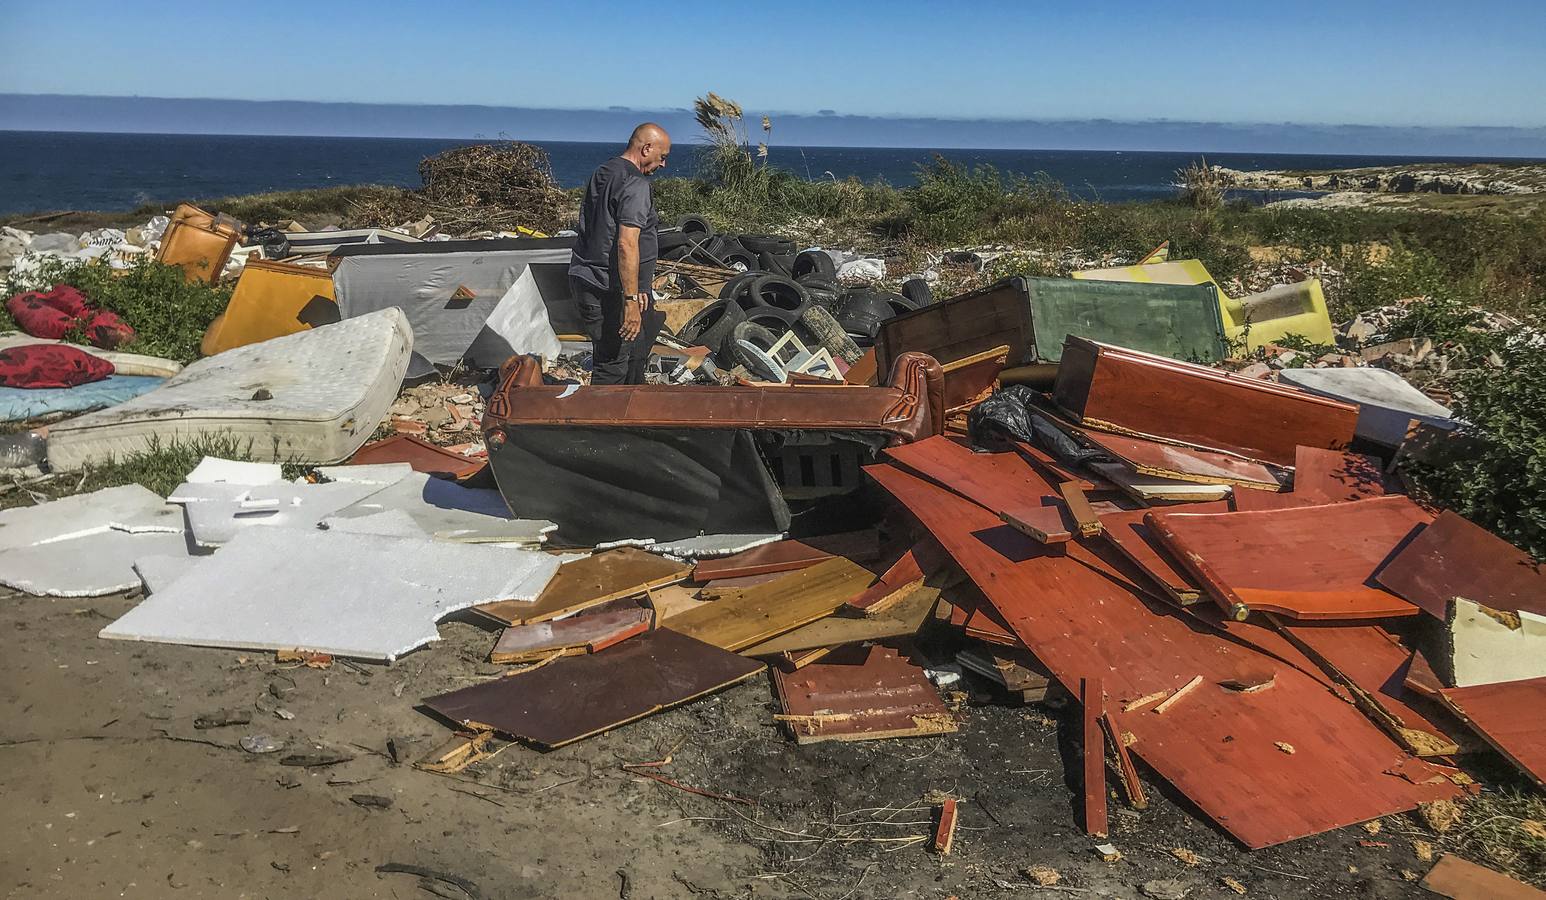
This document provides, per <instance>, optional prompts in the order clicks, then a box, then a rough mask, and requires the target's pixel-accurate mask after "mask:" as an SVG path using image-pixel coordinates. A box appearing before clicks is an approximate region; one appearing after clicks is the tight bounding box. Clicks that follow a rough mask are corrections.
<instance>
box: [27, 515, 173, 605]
mask: <svg viewBox="0 0 1546 900" xmlns="http://www.w3.org/2000/svg"><path fill="white" fill-rule="evenodd" d="M187 552H188V548H187V539H186V537H185V536H184V535H181V534H173V533H168V532H147V533H141V534H134V533H131V532H127V531H120V530H118V529H115V528H110V529H107V530H105V531H98V532H95V533H92V534H88V535H84V536H81V537H73V538H66V539H64V540H58V541H49V542H48V543H44V544H37V545H34V546H31V547H19V548H17V549H14V550H7V551H6V552H5V553H3V554H0V584H3V585H5V586H6V587H12V588H15V589H17V590H20V591H26V592H27V593H29V594H35V595H37V596H40V597H101V596H104V595H106V594H116V593H119V592H121V591H128V590H133V589H135V588H138V587H139V586H140V583H141V582H140V576H139V575H138V574H137V573H136V572H135V570H134V561H135V560H137V559H142V558H144V557H147V556H176V555H177V554H179V553H180V554H183V555H184V556H186V555H187Z"/></svg>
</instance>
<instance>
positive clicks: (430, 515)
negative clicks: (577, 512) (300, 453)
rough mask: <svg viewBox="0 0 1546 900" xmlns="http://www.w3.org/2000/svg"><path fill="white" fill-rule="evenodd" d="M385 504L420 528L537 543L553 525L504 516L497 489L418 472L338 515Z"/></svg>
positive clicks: (372, 509) (363, 512) (505, 511)
mask: <svg viewBox="0 0 1546 900" xmlns="http://www.w3.org/2000/svg"><path fill="white" fill-rule="evenodd" d="M344 468H353V467H347V466H346V467H344ZM359 468H362V469H363V468H369V467H368V466H360V467H359ZM388 509H400V510H402V511H403V512H405V513H407V514H408V515H409V516H410V517H411V518H412V519H413V520H414V521H415V522H417V523H418V524H419V527H420V528H422V529H424V531H425V532H426V533H428V534H434V535H441V534H454V533H488V534H498V535H501V536H502V538H503V540H507V541H511V540H519V541H525V542H528V543H538V542H540V541H542V540H543V535H544V534H546V533H547V532H549V531H552V530H553V528H554V527H555V526H554V525H553V523H552V522H548V521H546V520H541V519H512V518H510V508H509V506H507V505H506V504H505V501H504V498H503V497H501V496H500V495H499V492H498V491H495V490H489V489H487V488H469V487H463V486H462V485H460V484H457V483H456V482H454V481H448V480H446V479H444V478H432V477H430V476H429V475H426V474H425V473H423V472H410V473H409V474H408V475H407V477H405V478H403V479H402V480H401V481H398V482H397V483H395V484H391V485H388V486H386V487H385V488H382V489H381V490H379V491H377V492H376V493H374V494H372V495H370V496H369V497H367V498H365V499H364V500H361V501H360V502H359V503H356V504H354V505H353V506H350V507H348V508H346V509H342V510H340V511H339V512H338V516H339V517H340V518H354V517H358V516H368V515H373V514H375V513H379V512H384V511H386V510H388Z"/></svg>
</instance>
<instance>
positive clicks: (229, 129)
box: [0, 94, 1546, 158]
mask: <svg viewBox="0 0 1546 900" xmlns="http://www.w3.org/2000/svg"><path fill="white" fill-rule="evenodd" d="M761 115H762V113H760V112H756V111H754V110H751V109H747V121H748V122H752V123H755V122H756V121H758V119H759V117H760V116H761ZM644 119H653V120H655V121H658V122H660V123H661V124H662V125H664V126H665V127H666V128H667V129H668V130H670V131H672V132H673V133H674V135H675V137H676V139H677V141H678V142H691V141H694V140H696V139H697V138H698V131H699V130H698V126H697V124H696V122H695V121H694V120H693V116H692V113H691V112H689V111H688V110H685V109H665V110H660V109H656V110H650V109H630V108H629V107H626V106H613V107H610V108H608V109H605V110H600V109H596V110H584V109H578V110H571V109H543V108H535V107H514V106H511V107H502V106H473V105H412V104H376V103H321V102H311V101H295V100H275V101H254V100H201V99H177V98H157V97H105V96H82V95H70V94H0V128H4V129H9V130H18V131H94V132H131V133H167V134H267V135H300V136H337V137H436V138H455V139H468V138H490V139H492V138H497V137H500V136H506V137H510V138H514V139H523V140H539V141H603V142H620V141H622V140H624V139H625V138H626V137H627V134H628V132H629V130H630V129H632V127H633V126H634V125H636V124H638V122H639V121H642V120H644ZM773 122H774V129H775V130H774V134H775V135H776V137H777V138H778V143H780V144H783V145H786V146H832V147H911V148H916V147H924V148H938V149H955V148H971V149H1038V150H1172V151H1194V152H1195V151H1200V152H1216V153H1223V152H1241V153H1326V154H1367V155H1382V154H1383V155H1402V156H1480V157H1525V158H1541V157H1546V127H1538V128H1530V127H1422V126H1396V125H1339V124H1304V123H1292V122H1285V123H1229V122H1207V121H1182V120H1174V119H1154V120H1148V121H1119V120H1114V119H1063V120H1056V119H1048V120H1031V119H1002V120H1000V119H986V118H962V119H946V118H928V117H906V116H903V117H886V118H881V117H871V116H856V115H840V114H838V113H837V111H836V110H832V109H822V110H819V111H818V112H817V113H816V114H815V115H804V114H778V113H774V114H773Z"/></svg>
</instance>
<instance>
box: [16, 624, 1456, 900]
mask: <svg viewBox="0 0 1546 900" xmlns="http://www.w3.org/2000/svg"><path fill="white" fill-rule="evenodd" d="M132 603H133V601H132V600H129V599H126V598H123V597H111V598H104V599H96V600H71V599H42V598H35V597H27V596H22V595H12V594H4V595H0V633H4V634H6V635H9V636H10V641H9V646H8V647H7V650H6V652H5V653H3V654H0V723H3V725H0V792H3V794H0V796H3V798H4V803H5V806H6V807H7V810H8V813H7V815H6V816H5V817H4V819H3V822H0V889H3V890H5V891H6V894H5V896H7V897H15V898H23V897H24V898H70V900H79V898H95V897H130V898H132V897H152V898H190V900H191V898H202V897H210V898H291V897H324V896H325V897H329V898H353V897H396V898H417V897H431V896H436V895H437V893H438V895H439V896H444V897H449V898H460V897H465V896H467V895H466V894H465V893H463V892H462V891H461V890H460V889H458V888H456V887H454V886H452V885H450V884H448V883H446V882H432V883H429V884H427V885H425V886H421V883H420V881H419V879H418V878H417V877H415V876H414V875H411V874H378V873H377V871H376V868H377V867H378V866H380V865H382V864H386V863H405V864H410V865H416V866H423V867H427V868H429V869H433V870H436V871H438V872H442V873H446V874H448V875H451V876H454V877H456V878H461V879H465V880H467V881H468V882H470V883H471V884H472V885H473V886H475V889H476V890H477V891H478V895H479V896H482V897H486V898H506V897H508V898H560V897H562V898H575V897H583V898H591V897H595V898H677V897H704V898H731V897H779V898H783V897H808V898H820V900H839V898H862V897H887V898H889V897H918V898H945V897H950V896H956V897H961V898H970V897H997V896H1014V895H1028V894H1031V893H1039V894H1044V895H1052V894H1053V893H1054V892H1061V893H1067V894H1071V895H1074V896H1095V897H1139V896H1143V894H1141V893H1140V890H1141V886H1142V885H1144V884H1145V883H1146V882H1151V881H1155V880H1161V879H1174V880H1176V881H1178V882H1179V883H1180V885H1181V886H1183V887H1184V888H1186V889H1187V890H1188V891H1189V893H1187V896H1188V897H1196V898H1206V897H1234V896H1237V894H1235V893H1234V892H1233V891H1232V890H1230V889H1229V888H1228V887H1226V886H1225V885H1224V883H1223V880H1222V879H1223V878H1225V877H1228V878H1232V879H1235V880H1237V881H1238V882H1240V883H1241V884H1243V885H1244V886H1245V887H1246V888H1247V890H1248V891H1249V894H1248V896H1254V897H1278V898H1323V897H1374V898H1387V897H1390V898H1394V897H1407V896H1431V895H1426V894H1425V892H1423V891H1421V890H1420V889H1419V888H1418V887H1417V886H1416V885H1415V884H1412V883H1410V882H1409V881H1405V880H1403V877H1402V870H1403V869H1407V870H1411V871H1415V872H1422V871H1425V870H1426V868H1427V866H1426V865H1424V864H1422V863H1419V862H1418V861H1417V860H1416V858H1415V856H1414V855H1413V853H1412V850H1411V843H1410V838H1411V837H1414V836H1416V837H1420V836H1422V835H1421V834H1420V833H1418V832H1417V830H1416V826H1415V825H1414V824H1413V822H1412V821H1411V820H1409V819H1406V818H1404V817H1391V818H1389V819H1387V820H1386V821H1385V823H1384V828H1383V830H1382V833H1381V835H1380V836H1379V837H1380V840H1382V841H1385V842H1387V843H1388V844H1389V847H1388V848H1380V847H1362V846H1360V845H1359V840H1360V839H1367V838H1368V837H1369V835H1367V834H1365V833H1364V832H1363V831H1362V830H1361V829H1346V830H1344V831H1341V832H1336V833H1332V834H1327V835H1322V836H1319V837H1315V838H1310V839H1306V840H1302V841H1297V842H1294V843H1292V844H1289V845H1287V846H1284V847H1279V848H1273V849H1268V850H1263V851H1258V852H1255V853H1247V852H1246V851H1243V850H1241V849H1240V848H1239V847H1238V845H1236V844H1234V843H1233V842H1232V841H1231V840H1230V839H1229V838H1228V837H1227V836H1226V835H1224V834H1223V833H1222V832H1220V831H1218V830H1217V829H1215V828H1213V827H1212V826H1210V825H1209V824H1207V823H1206V822H1205V821H1203V820H1202V819H1200V818H1199V817H1197V816H1196V815H1195V814H1194V813H1193V812H1191V811H1189V810H1188V809H1187V808H1186V807H1185V806H1184V803H1185V801H1184V800H1181V799H1180V798H1177V797H1174V796H1170V795H1167V794H1166V793H1164V791H1163V790H1162V787H1161V785H1159V784H1158V783H1156V782H1154V781H1153V780H1149V779H1147V778H1146V785H1147V787H1148V788H1149V790H1150V793H1151V804H1150V807H1149V809H1147V810H1145V811H1144V812H1142V813H1136V812H1132V811H1129V810H1126V809H1125V808H1124V807H1123V806H1122V804H1120V803H1119V802H1116V801H1113V804H1112V831H1113V834H1112V836H1111V842H1112V843H1113V844H1115V845H1116V846H1117V847H1118V848H1119V849H1120V851H1121V853H1122V859H1121V860H1120V861H1118V862H1115V863H1108V862H1105V861H1103V860H1102V859H1101V857H1100V856H1099V855H1098V854H1097V853H1096V852H1095V850H1094V849H1093V842H1092V841H1091V840H1089V839H1088V838H1087V837H1085V836H1084V835H1083V834H1082V833H1081V832H1080V830H1079V828H1078V826H1077V810H1076V804H1077V803H1078V802H1079V801H1078V798H1079V794H1078V792H1077V790H1076V786H1077V778H1078V775H1077V771H1078V766H1077V755H1076V750H1077V742H1078V737H1077V734H1078V727H1077V725H1078V723H1077V721H1076V718H1077V717H1076V716H1071V715H1070V714H1069V713H1067V712H1056V711H1049V710H1047V709H1046V708H1044V707H1041V706H1024V707H1018V708H1013V707H1008V706H1001V705H987V706H971V705H968V706H966V707H965V708H964V709H963V710H962V712H963V722H962V727H961V730H960V732H959V733H957V734H953V735H946V736H943V737H935V738H922V739H914V740H905V739H898V740H887V741H876V742H869V743H854V744H845V743H825V744H817V745H811V746H806V747H800V746H797V745H795V744H794V743H793V742H792V741H790V740H789V739H788V738H786V737H785V736H784V735H783V733H782V732H781V731H780V730H779V729H778V728H777V727H776V726H775V725H774V723H773V720H772V714H773V712H774V711H775V710H774V705H773V700H772V693H771V690H770V686H769V683H768V681H767V680H766V679H754V680H752V681H749V682H746V683H744V684H742V685H739V686H737V687H734V688H732V689H730V690H727V691H725V692H723V693H720V694H718V695H715V696H712V697H710V698H707V699H704V700H701V701H699V702H697V703H694V704H691V705H689V706H687V707H684V708H680V709H676V710H672V711H669V712H666V713H662V714H659V715H656V716H653V717H650V718H648V719H645V720H642V721H640V722H637V723H634V724H632V725H629V726H626V727H623V728H619V729H617V730H614V731H612V732H609V733H607V734H604V735H601V736H598V737H595V738H592V739H590V740H586V741H582V742H579V743H577V744H574V745H571V746H569V747H566V748H561V749H559V750H556V751H552V752H548V753H542V752H538V751H536V750H533V749H530V748H527V747H524V746H521V745H510V746H508V747H507V748H506V749H505V750H503V751H502V752H501V753H499V754H498V755H497V756H495V757H494V758H493V759H491V760H488V761H486V762H483V763H480V764H478V765H476V766H474V767H472V768H469V769H468V770H466V771H464V772H463V773H462V775H461V776H458V777H459V778H460V779H461V780H457V779H455V778H451V777H446V776H442V775H434V774H429V773H425V772H421V771H418V770H416V769H414V768H412V767H411V766H410V765H408V764H407V763H408V762H409V761H411V760H413V759H415V758H417V757H418V756H419V755H421V754H422V753H424V752H425V751H427V750H429V749H430V748H432V747H433V746H435V745H436V744H438V743H439V742H440V741H441V740H443V738H444V737H445V736H446V734H447V728H446V727H445V725H444V724H443V723H441V722H439V721H437V720H436V719H434V718H432V717H430V716H428V715H426V714H425V713H424V712H422V711H421V710H419V709H417V708H416V705H417V703H418V701H419V699H420V698H422V697H424V696H428V695H431V694H435V693H438V692H441V691H444V690H448V689H453V688H456V687H462V686H466V685H468V684H471V683H474V682H475V681H477V680H480V679H484V678H488V677H491V676H494V675H496V674H497V673H498V672H499V671H500V669H499V668H498V667H495V666H491V665H489V664H487V663H485V662H483V659H484V656H485V654H486V653H487V652H488V649H489V647H490V646H491V644H492V642H493V639H494V634H493V633H492V632H491V631H488V630H486V629H484V628H482V627H479V626H477V625H474V624H470V623H468V622H462V621H450V622H447V623H444V624H442V626H441V634H442V637H443V638H444V640H442V642H440V643H439V644H436V645H433V646H432V647H430V648H427V649H425V650H421V651H419V652H416V653H414V654H411V655H410V656H408V657H406V658H404V659H402V660H400V661H399V662H398V663H397V664H396V665H393V666H360V667H358V669H356V668H353V667H350V666H347V665H343V664H337V663H335V664H334V666H333V667H332V668H331V669H327V670H316V669H307V668H293V667H290V666H286V665H281V664H278V663H276V662H275V660H274V658H273V655H272V654H258V653H252V654H242V653H236V652H232V651H228V650H205V649H196V648H190V647H179V646H168V645H159V644H139V643H128V642H116V641H104V640H100V639H98V638H97V637H96V632H97V631H98V629H100V628H101V627H102V626H103V625H105V624H107V623H108V622H109V621H111V620H112V619H114V618H116V617H117V616H119V615H120V614H122V613H123V612H124V611H125V610H127V609H128V608H129V607H130V606H131V605H132ZM581 699H582V698H576V701H577V702H579V701H580V700H581ZM222 709H223V710H234V711H246V712H249V713H251V716H252V720H251V723H250V724H248V725H232V726H226V727H215V728H207V729H202V730H200V729H197V728H195V727H194V719H195V717H197V716H200V715H202V714H207V713H211V712H215V711H217V710H222ZM256 734H267V735H269V736H271V737H273V738H275V739H277V740H280V741H283V742H284V745H285V746H284V750H283V751H281V752H276V753H270V754H253V753H249V752H246V751H244V750H242V749H241V748H240V747H239V746H238V741H239V740H240V739H241V738H243V737H246V736H250V735H256ZM388 739H391V740H392V742H393V744H394V745H395V746H397V747H398V748H399V751H400V756H401V758H402V759H403V760H404V761H403V762H402V763H400V764H399V763H394V762H393V761H392V759H391V758H390V756H389V754H388V752H387V746H388ZM317 747H321V748H326V749H330V750H336V751H342V752H344V753H347V754H350V755H352V756H353V758H352V759H351V760H349V761H346V762H341V763H339V764H336V765H331V766H325V767H315V768H301V767H290V766H283V765H281V764H280V761H279V760H280V758H281V757H283V756H284V755H285V754H286V753H295V752H309V751H313V750H315V749H316V748H317ZM673 748H674V750H673ZM667 753H671V755H672V761H671V763H670V764H669V765H665V766H661V767H657V768H653V769H650V770H649V771H652V772H655V773H658V774H661V775H663V776H666V777H668V778H670V779H672V780H674V781H676V782H678V783H680V784H684V785H689V786H693V787H696V788H701V789H703V790H706V791H711V792H715V793H719V794H725V795H733V796H735V797H739V798H744V799H746V800H749V801H751V803H749V804H741V803H731V802H726V801H721V800H716V799H710V798H706V797H700V796H695V795H693V794H689V793H686V792H684V791H681V790H677V789H675V788H673V787H669V786H666V785H663V784H660V783H658V782H655V781H650V780H646V779H643V778H640V777H637V776H635V775H633V774H631V773H629V772H627V771H624V770H623V769H621V768H620V765H621V764H622V763H625V762H642V761H651V760H659V759H661V758H662V757H664V756H665V755H666V754H667ZM1065 768H1066V769H1067V770H1068V771H1069V772H1071V773H1073V774H1069V775H1065ZM1146 774H1147V773H1146ZM940 791H943V792H949V793H950V794H952V795H954V796H956V797H959V798H961V801H962V803H961V807H960V810H961V813H960V816H961V818H960V828H959V831H958V832H957V838H956V842H955V849H954V852H953V853H952V854H951V855H949V856H947V857H941V856H939V855H937V854H935V853H934V852H932V850H930V849H929V848H928V847H927V846H926V844H925V843H924V842H922V841H915V840H910V838H914V837H916V836H927V835H930V834H931V832H932V828H933V824H932V808H931V806H930V804H929V801H928V799H927V798H928V797H929V795H930V794H931V792H940ZM358 795H374V796H378V797H386V798H390V800H391V806H390V808H385V809H382V808H372V807H367V806H362V805H359V804H358V803H357V802H355V801H353V800H351V798H352V797H356V796H358ZM1172 848H1184V849H1186V850H1191V851H1193V852H1195V853H1196V854H1197V856H1198V857H1200V858H1201V860H1200V863H1199V864H1197V865H1195V866H1189V865H1186V864H1185V863H1183V862H1181V861H1180V860H1178V859H1177V858H1176V857H1175V856H1173V855H1172V854H1171V852H1170V851H1171V849H1172ZM1033 865H1042V866H1050V867H1052V868H1053V869H1056V870H1057V871H1058V872H1059V873H1060V875H1061V879H1060V880H1059V881H1058V883H1057V884H1056V885H1055V886H1053V887H1052V888H1047V889H1037V888H1034V887H1033V886H1032V884H1031V882H1029V881H1028V880H1027V879H1026V878H1025V877H1024V876H1023V875H1022V874H1021V871H1022V870H1024V869H1026V868H1028V867H1030V866H1033Z"/></svg>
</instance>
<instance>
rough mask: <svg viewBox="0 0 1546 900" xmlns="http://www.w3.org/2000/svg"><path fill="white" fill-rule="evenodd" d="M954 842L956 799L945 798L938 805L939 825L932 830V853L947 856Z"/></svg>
mask: <svg viewBox="0 0 1546 900" xmlns="http://www.w3.org/2000/svg"><path fill="white" fill-rule="evenodd" d="M955 840H956V799H955V798H954V797H946V798H945V802H944V803H941V804H940V805H939V823H938V824H937V825H936V826H935V828H934V852H936V853H938V854H939V855H940V856H949V855H950V848H952V847H954V846H955Z"/></svg>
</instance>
